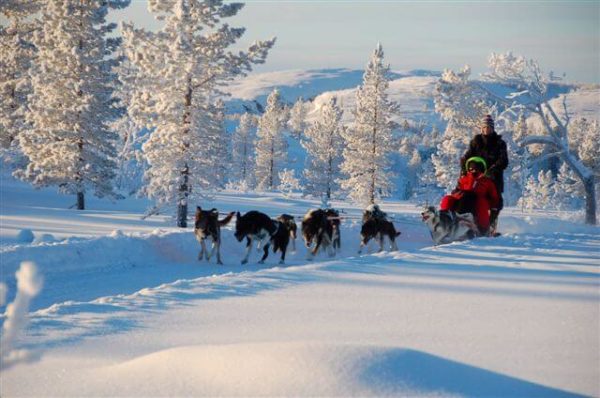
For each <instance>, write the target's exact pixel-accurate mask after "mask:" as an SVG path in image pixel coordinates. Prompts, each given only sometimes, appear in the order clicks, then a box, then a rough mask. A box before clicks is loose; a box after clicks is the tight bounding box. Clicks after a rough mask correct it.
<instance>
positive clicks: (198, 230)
mask: <svg viewBox="0 0 600 398" xmlns="http://www.w3.org/2000/svg"><path fill="white" fill-rule="evenodd" d="M232 218H233V212H231V213H229V214H228V215H227V217H225V218H224V219H222V220H219V211H218V210H217V209H212V210H202V208H201V207H200V206H197V207H196V216H195V221H194V235H196V239H197V240H198V242H200V246H201V249H200V253H199V254H198V260H202V257H203V256H206V261H210V258H211V257H212V255H213V254H214V252H215V250H216V251H217V264H223V263H222V262H221V251H220V247H221V227H222V226H225V225H227V224H228V223H229V221H231V219H232ZM206 238H210V239H211V240H212V250H211V252H210V254H209V253H208V250H206V244H205V243H204V240H205V239H206Z"/></svg>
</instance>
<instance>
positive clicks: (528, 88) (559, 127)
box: [477, 52, 597, 224]
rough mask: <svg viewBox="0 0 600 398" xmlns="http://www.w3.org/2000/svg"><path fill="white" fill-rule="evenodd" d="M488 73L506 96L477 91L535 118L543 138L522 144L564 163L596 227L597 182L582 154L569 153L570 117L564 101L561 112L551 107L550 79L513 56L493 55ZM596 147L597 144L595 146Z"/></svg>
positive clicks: (589, 220)
mask: <svg viewBox="0 0 600 398" xmlns="http://www.w3.org/2000/svg"><path fill="white" fill-rule="evenodd" d="M488 66H489V72H488V73H486V74H484V78H485V79H486V80H488V81H491V82H494V83H500V84H503V85H505V86H508V87H511V88H512V89H513V90H512V92H511V93H509V94H508V95H504V96H503V95H498V94H497V93H495V92H493V91H491V90H490V89H489V88H488V87H487V86H485V85H483V84H478V85H477V86H478V88H479V89H480V90H482V91H484V92H486V93H487V94H488V95H489V96H490V97H491V98H493V99H494V100H496V101H498V102H499V103H502V104H504V105H505V106H507V107H509V108H513V109H517V110H522V111H524V112H526V114H527V115H535V116H537V117H538V119H539V120H540V121H541V123H542V125H543V126H544V132H545V134H544V135H529V136H527V137H524V138H523V139H522V141H521V142H522V144H523V145H534V144H541V145H543V146H545V147H547V148H549V149H550V152H549V154H548V155H547V156H556V157H558V158H560V159H561V160H562V161H564V162H565V163H566V164H567V165H568V166H569V168H571V170H573V172H574V173H575V174H576V175H577V177H578V178H579V180H580V181H581V183H582V184H583V187H584V190H585V214H586V216H585V219H586V223H588V224H596V206H597V204H596V179H597V175H596V173H594V170H593V168H592V167H591V166H590V165H586V164H585V163H584V162H583V161H582V158H581V154H580V153H578V152H576V151H573V150H571V148H570V141H571V140H570V139H569V136H570V134H571V133H572V125H571V116H570V113H569V111H568V107H567V102H566V101H567V99H566V97H564V100H563V102H562V108H563V113H562V115H561V116H559V110H558V109H556V108H555V106H554V105H551V104H550V99H551V97H550V93H549V90H548V85H549V78H548V77H546V76H545V75H544V74H543V72H542V70H541V69H540V67H539V64H538V63H537V62H536V61H534V60H526V59H525V58H524V57H522V56H515V55H513V54H512V53H510V52H509V53H506V54H492V55H491V56H490V58H489V61H488ZM594 146H595V147H596V148H597V141H596V144H595V145H594Z"/></svg>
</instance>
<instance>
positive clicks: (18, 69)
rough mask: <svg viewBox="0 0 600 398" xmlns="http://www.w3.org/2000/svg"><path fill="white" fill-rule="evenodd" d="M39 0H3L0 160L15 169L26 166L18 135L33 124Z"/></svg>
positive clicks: (1, 3)
mask: <svg viewBox="0 0 600 398" xmlns="http://www.w3.org/2000/svg"><path fill="white" fill-rule="evenodd" d="M40 4H41V3H40V2H39V1H36V0H2V1H0V15H1V16H2V17H3V21H2V24H0V162H2V163H4V164H5V165H6V166H7V167H10V168H11V169H12V170H16V169H22V168H24V167H25V166H26V158H24V156H23V154H22V153H21V150H20V148H19V145H18V140H17V139H16V137H17V136H18V135H19V134H20V133H21V132H23V131H24V130H26V129H28V128H29V127H30V125H29V124H28V123H27V121H26V119H25V115H26V113H27V97H28V95H29V94H31V90H32V89H31V79H30V77H29V69H30V67H31V64H32V61H33V59H34V57H35V47H34V45H33V43H32V36H33V32H34V30H35V29H36V28H37V27H38V24H37V20H36V19H34V14H36V13H37V12H38V11H39V7H40Z"/></svg>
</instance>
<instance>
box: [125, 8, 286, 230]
mask: <svg viewBox="0 0 600 398" xmlns="http://www.w3.org/2000/svg"><path fill="white" fill-rule="evenodd" d="M148 5H149V9H150V11H151V12H152V13H154V14H155V15H156V17H157V19H159V20H164V26H163V27H162V29H160V30H159V31H157V32H149V31H146V30H144V29H136V28H134V26H133V25H132V24H124V25H123V36H124V39H125V48H126V53H127V56H128V57H129V59H130V60H131V62H132V64H133V65H134V67H135V68H136V74H135V77H134V78H132V79H130V81H129V84H130V86H131V89H132V90H133V95H132V100H131V103H130V104H129V112H130V114H131V116H132V117H133V118H135V119H136V120H137V121H138V123H139V124H141V125H143V126H145V127H147V128H149V129H152V134H151V136H150V138H149V140H148V142H147V143H146V144H145V145H144V147H143V151H144V154H145V156H146V158H147V160H148V164H149V168H148V171H147V172H146V181H147V186H146V189H145V191H146V193H147V195H148V196H149V197H150V198H152V199H154V200H155V202H156V207H155V210H158V209H160V208H161V207H163V206H165V205H167V206H177V225H178V226H180V227H185V226H187V222H186V218H187V213H188V201H189V200H190V195H193V198H196V199H198V198H200V197H202V196H205V195H207V194H210V193H211V191H213V190H215V189H217V188H219V187H220V185H221V181H220V178H221V177H220V176H219V173H216V174H215V167H214V165H215V164H218V163H220V160H219V157H220V156H222V155H223V153H222V148H221V143H220V142H219V141H220V140H224V139H225V137H224V136H221V137H217V136H216V135H215V132H216V129H215V123H218V120H217V119H218V111H215V104H214V103H213V101H212V100H211V99H213V98H215V97H216V95H218V94H219V93H220V90H219V88H220V87H221V86H222V85H223V84H224V83H225V82H227V81H230V80H232V79H233V78H235V77H236V76H241V75H244V74H246V73H247V72H248V71H250V70H251V68H252V65H253V64H259V63H263V62H264V61H265V59H266V57H267V53H268V50H269V49H270V48H271V47H272V46H273V44H274V41H275V40H274V39H272V40H268V41H260V42H256V43H254V44H252V45H251V46H250V47H249V48H248V49H247V51H236V52H231V51H228V50H227V49H228V48H229V47H230V46H232V45H233V44H235V43H236V42H237V41H238V39H240V38H241V36H242V35H243V33H244V31H245V29H244V28H233V27H231V26H229V25H228V24H226V23H223V22H222V19H224V18H228V17H232V16H234V15H236V14H237V13H238V11H239V10H240V9H241V8H242V6H243V4H241V3H230V4H224V3H223V1H221V0H210V1H209V0H206V1H201V0H161V1H158V0H151V1H149V3H148ZM220 131H221V133H222V132H224V130H223V129H221V130H220Z"/></svg>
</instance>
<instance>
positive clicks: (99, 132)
mask: <svg viewBox="0 0 600 398" xmlns="http://www.w3.org/2000/svg"><path fill="white" fill-rule="evenodd" d="M128 4H129V0H115V1H111V2H106V1H99V0H98V1H86V2H81V1H72V0H56V1H51V2H47V3H46V8H45V10H44V11H43V12H42V14H41V17H40V24H41V25H40V28H39V29H37V30H36V31H35V32H34V35H33V43H34V45H35V47H36V49H37V54H36V62H35V64H34V66H33V67H32V68H31V71H30V75H31V84H32V89H33V93H32V95H30V96H29V100H30V101H29V112H28V113H27V121H28V123H30V124H31V125H32V127H31V129H28V130H25V131H24V132H23V133H22V134H20V135H19V136H18V139H19V145H20V148H21V150H22V151H23V153H24V155H25V156H26V157H27V158H28V164H27V168H26V170H23V171H21V172H20V173H19V174H18V175H19V176H20V177H23V178H26V179H28V180H31V181H32V182H33V184H35V185H38V186H47V185H57V186H58V187H59V189H60V191H61V192H63V193H66V194H74V195H77V209H80V210H83V209H84V208H85V201H84V199H85V196H84V195H85V193H86V192H87V191H88V190H93V191H94V193H95V195H96V196H98V197H104V196H116V194H115V193H114V190H113V186H112V180H113V178H114V176H115V171H114V169H115V163H114V156H115V147H114V143H115V140H116V138H117V136H116V134H115V133H114V132H112V131H111V130H110V126H109V125H110V123H111V122H112V121H113V120H115V119H116V118H117V117H118V116H119V112H120V110H119V109H118V108H117V107H116V106H115V102H116V99H115V98H114V97H113V95H112V93H113V88H114V81H115V80H116V76H115V74H114V73H113V72H112V70H111V69H112V67H113V66H114V65H115V64H116V63H117V60H116V59H115V58H114V57H111V54H113V52H114V51H115V49H116V47H117V46H118V44H119V42H120V40H119V39H118V38H108V37H107V35H108V34H109V33H110V32H112V30H113V29H114V28H115V27H116V26H115V24H109V23H106V15H107V13H108V11H109V9H111V8H112V9H118V8H123V7H125V6H127V5H128Z"/></svg>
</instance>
